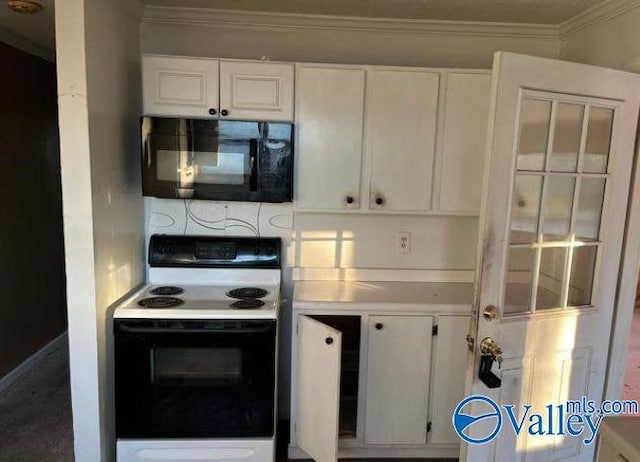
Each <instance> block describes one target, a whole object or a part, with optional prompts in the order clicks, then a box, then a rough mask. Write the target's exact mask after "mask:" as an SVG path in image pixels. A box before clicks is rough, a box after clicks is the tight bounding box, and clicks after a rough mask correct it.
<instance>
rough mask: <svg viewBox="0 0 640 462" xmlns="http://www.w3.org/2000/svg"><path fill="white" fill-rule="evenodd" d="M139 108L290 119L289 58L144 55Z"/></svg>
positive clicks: (194, 114)
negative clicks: (283, 61) (285, 60)
mask: <svg viewBox="0 0 640 462" xmlns="http://www.w3.org/2000/svg"><path fill="white" fill-rule="evenodd" d="M142 75H143V99H144V113H145V114H146V115H158V116H175V117H213V118H222V119H224V118H227V119H232V120H270V121H292V120H293V80H294V78H293V75H294V65H293V64H280V63H270V62H261V61H225V60H222V61H221V60H218V59H207V58H185V57H171V56H153V55H149V56H144V58H143V64H142Z"/></svg>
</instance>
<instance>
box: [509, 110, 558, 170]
mask: <svg viewBox="0 0 640 462" xmlns="http://www.w3.org/2000/svg"><path fill="white" fill-rule="evenodd" d="M550 119H551V102H550V101H543V100H536V99H528V98H524V99H523V100H522V106H521V108H520V134H519V137H518V161H517V168H518V170H536V171H539V170H542V169H543V168H544V157H545V153H546V151H547V140H548V136H549V124H550V122H549V121H550Z"/></svg>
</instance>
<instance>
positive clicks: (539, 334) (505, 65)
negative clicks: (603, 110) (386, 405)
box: [461, 53, 640, 462]
mask: <svg viewBox="0 0 640 462" xmlns="http://www.w3.org/2000/svg"><path fill="white" fill-rule="evenodd" d="M493 72H494V76H493V78H494V83H493V90H494V91H493V95H492V98H493V102H492V110H491V112H490V114H491V121H490V125H489V127H490V128H489V135H488V136H489V137H490V139H491V142H490V143H489V157H488V158H489V159H490V161H489V162H490V164H489V166H488V180H489V181H488V182H487V184H488V189H487V191H486V192H485V194H486V196H485V198H484V205H483V215H482V223H481V238H480V239H479V243H478V245H479V256H480V258H479V261H478V271H479V274H478V275H477V277H476V280H477V281H479V283H478V284H477V287H476V297H475V299H476V300H478V305H477V306H474V310H475V312H476V316H477V318H476V328H475V329H472V332H471V334H472V335H474V336H475V338H476V345H478V343H479V342H480V341H481V340H482V339H483V338H485V337H492V338H494V339H495V340H496V341H497V342H498V344H499V345H501V347H502V351H503V357H504V363H503V365H502V371H500V372H498V373H499V374H501V375H502V380H503V382H502V387H501V388H499V389H496V390H494V391H489V390H488V389H487V388H486V387H485V386H484V385H483V384H482V383H481V382H480V381H479V380H478V379H477V371H478V363H479V352H477V351H476V357H475V360H476V361H475V364H473V365H472V367H473V368H472V369H469V370H468V374H469V375H468V377H469V379H471V380H470V381H469V383H470V384H471V386H470V387H469V388H468V389H467V390H466V392H467V393H466V394H489V395H490V396H492V397H493V398H494V399H496V400H497V402H499V403H505V404H514V405H516V406H519V405H520V404H524V403H530V404H531V405H532V406H533V409H532V411H539V410H540V409H542V406H544V405H546V404H553V403H557V404H559V403H561V402H563V401H565V400H567V399H576V398H579V397H580V396H581V395H586V396H587V397H588V398H590V399H594V400H596V401H598V400H600V399H601V398H602V396H603V388H604V379H605V377H606V371H607V351H608V347H609V334H610V329H611V317H612V312H613V311H614V310H613V309H612V303H613V301H614V300H615V299H616V286H617V283H618V277H619V275H618V272H619V269H620V258H621V249H622V241H623V235H624V230H625V220H626V211H627V197H628V192H629V183H630V178H631V172H632V163H633V146H634V140H635V131H636V124H637V119H638V104H639V102H640V76H638V75H636V74H631V73H625V72H620V71H615V70H611V69H605V68H598V67H592V66H585V65H581V64H575V63H567V62H562V61H556V60H549V59H542V58H534V57H530V56H522V55H516V54H511V53H497V54H496V59H495V62H494V71H493ZM529 88H536V89H537V90H538V92H537V94H538V95H543V96H545V97H548V98H552V99H553V98H555V99H562V100H563V101H565V102H575V103H580V104H585V103H586V104H591V103H595V104H597V105H605V106H610V107H613V108H614V110H615V115H614V122H613V128H612V137H611V149H610V155H611V158H610V162H609V166H608V172H607V174H606V176H607V190H606V195H605V199H604V206H603V216H602V220H601V223H602V225H601V229H600V239H601V241H602V244H601V245H600V247H599V249H598V260H597V263H596V267H595V268H596V269H595V274H594V280H593V282H594V290H593V294H592V298H591V305H590V306H587V307H581V308H564V309H562V308H553V307H552V309H548V310H544V311H536V312H531V313H523V314H520V315H518V316H509V314H508V313H507V314H505V313H504V312H503V310H502V309H500V314H499V317H498V319H497V320H495V321H488V320H485V319H484V318H483V316H482V315H478V313H479V312H480V311H481V308H482V307H484V306H487V305H495V306H497V307H499V308H502V307H503V306H504V300H503V298H504V287H505V283H506V276H507V274H508V272H507V269H506V267H505V261H506V260H507V258H506V253H507V252H508V248H509V245H508V240H509V235H508V230H509V228H510V226H509V221H508V220H509V216H510V214H511V206H512V201H513V200H514V199H513V189H514V186H513V184H514V176H515V169H516V155H515V152H514V151H515V149H514V146H517V143H516V141H517V136H518V133H517V123H514V121H516V122H517V120H518V117H519V112H518V111H519V108H520V106H521V104H520V102H521V98H522V96H523V94H526V92H527V91H528V90H525V89H529ZM575 95H581V96H575ZM552 119H553V116H552ZM584 137H585V136H584V135H583V139H582V142H581V146H582V148H581V150H582V152H584V144H585V143H584ZM547 146H551V143H548V144H547ZM580 175H581V174H577V175H576V176H577V178H578V179H580V178H581V176H580ZM534 282H535V281H534ZM565 287H566V286H565ZM474 330H475V332H474ZM465 412H469V413H470V414H472V415H473V414H474V410H473V408H471V409H466V410H465ZM492 428H493V427H491V424H490V423H488V422H484V421H479V422H478V423H476V424H475V425H474V429H473V430H474V432H477V434H485V435H486V434H488V433H489V432H490V431H491V430H492ZM525 454H526V460H527V461H547V460H552V459H553V460H569V459H570V460H572V461H585V462H586V461H591V460H593V456H594V446H593V445H591V446H587V445H584V444H580V440H579V439H576V438H571V437H565V438H562V439H560V438H558V439H553V438H549V437H528V438H526V437H523V438H521V439H518V440H516V439H515V438H513V436H512V434H511V433H510V432H502V433H501V434H500V435H499V436H498V438H496V440H494V441H492V442H491V443H487V444H483V445H467V446H466V447H465V448H464V450H463V452H462V458H461V460H466V461H477V460H483V461H493V460H495V461H501V460H523V459H524V456H525Z"/></svg>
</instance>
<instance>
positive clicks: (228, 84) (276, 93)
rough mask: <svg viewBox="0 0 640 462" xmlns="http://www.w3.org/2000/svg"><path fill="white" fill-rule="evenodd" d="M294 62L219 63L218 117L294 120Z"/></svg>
mask: <svg viewBox="0 0 640 462" xmlns="http://www.w3.org/2000/svg"><path fill="white" fill-rule="evenodd" d="M293 75H294V65H293V64H274V63H269V62H264V63H254V62H247V61H221V62H220V116H221V117H222V118H230V119H242V120H273V121H290V120H293Z"/></svg>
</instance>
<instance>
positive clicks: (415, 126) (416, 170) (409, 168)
mask: <svg viewBox="0 0 640 462" xmlns="http://www.w3.org/2000/svg"><path fill="white" fill-rule="evenodd" d="M439 77H440V76H439V74H438V73H433V72H420V71H396V70H372V71H369V72H368V74H367V112H366V120H367V123H366V137H367V144H366V147H367V152H368V155H369V159H370V162H371V181H370V193H369V208H371V209H382V210H403V211H426V210H429V208H430V207H431V184H432V178H433V156H434V151H435V135H436V120H437V115H438V82H439Z"/></svg>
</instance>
